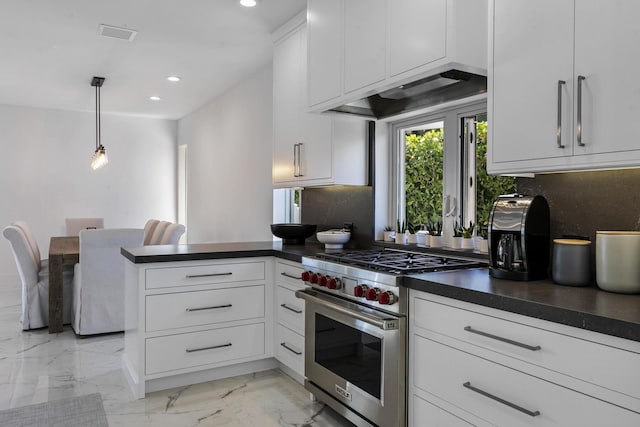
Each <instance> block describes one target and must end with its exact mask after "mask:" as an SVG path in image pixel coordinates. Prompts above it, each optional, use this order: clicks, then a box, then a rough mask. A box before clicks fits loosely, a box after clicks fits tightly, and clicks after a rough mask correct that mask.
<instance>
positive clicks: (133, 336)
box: [123, 257, 278, 398]
mask: <svg viewBox="0 0 640 427" xmlns="http://www.w3.org/2000/svg"><path fill="white" fill-rule="evenodd" d="M273 303H274V298H273V262H272V258H270V257H268V258H267V257H250V258H234V259H218V260H200V261H178V262H153V263H133V262H130V260H127V261H125V301H124V304H125V339H124V341H125V351H124V354H123V369H124V372H125V376H126V377H127V380H128V381H129V384H130V386H131V388H132V391H133V394H134V396H135V397H136V398H144V396H145V394H146V393H148V392H151V391H157V390H162V389H166V388H172V387H177V386H182V385H187V384H194V383H200V382H206V381H211V380H215V379H220V378H227V377H231V376H236V375H241V374H247V373H252V372H257V371H263V370H268V369H273V368H275V367H277V366H278V365H277V361H276V359H274V357H273V356H274V350H273V341H274V332H273Z"/></svg>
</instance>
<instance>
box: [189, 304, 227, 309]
mask: <svg viewBox="0 0 640 427" xmlns="http://www.w3.org/2000/svg"><path fill="white" fill-rule="evenodd" d="M229 307H233V305H231V304H225V305H212V306H211V307H196V308H189V307H187V309H186V310H185V311H202V310H215V309H217V308H229Z"/></svg>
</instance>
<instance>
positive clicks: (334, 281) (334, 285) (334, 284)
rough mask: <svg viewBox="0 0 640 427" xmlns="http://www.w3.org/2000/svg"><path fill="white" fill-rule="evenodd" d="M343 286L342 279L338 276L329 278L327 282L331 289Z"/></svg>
mask: <svg viewBox="0 0 640 427" xmlns="http://www.w3.org/2000/svg"><path fill="white" fill-rule="evenodd" d="M341 287H342V281H341V280H340V279H338V278H336V277H331V278H329V281H328V282H327V288H329V289H340V288H341Z"/></svg>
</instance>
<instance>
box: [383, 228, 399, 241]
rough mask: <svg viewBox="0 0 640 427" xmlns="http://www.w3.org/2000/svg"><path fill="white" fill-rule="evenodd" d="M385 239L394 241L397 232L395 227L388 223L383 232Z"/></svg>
mask: <svg viewBox="0 0 640 427" xmlns="http://www.w3.org/2000/svg"><path fill="white" fill-rule="evenodd" d="M382 235H383V239H384V241H385V242H393V240H394V239H395V238H396V233H395V232H394V231H393V227H391V226H390V225H387V226H386V227H385V228H384V231H383V232H382Z"/></svg>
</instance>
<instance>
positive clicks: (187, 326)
mask: <svg viewBox="0 0 640 427" xmlns="http://www.w3.org/2000/svg"><path fill="white" fill-rule="evenodd" d="M321 251H322V248H321V247H320V246H317V245H313V244H308V245H306V246H304V245H300V246H288V245H285V246H283V245H282V244H281V243H279V242H248V243H219V244H190V245H178V246H150V247H149V246H147V247H141V248H128V249H122V255H123V256H124V257H125V259H126V300H125V311H126V319H125V322H126V326H125V327H126V330H125V354H124V356H123V358H124V369H125V371H126V376H127V377H128V379H129V381H130V383H131V385H132V387H133V390H134V394H135V395H136V396H137V397H138V398H142V397H144V395H145V393H147V392H149V391H152V390H159V389H163V388H168V387H174V386H177V385H180V384H190V383H196V382H202V381H208V380H212V379H217V378H223V377H228V376H233V375H238V374H240V373H245V372H255V371H259V370H264V369H271V368H274V367H277V366H278V363H277V361H276V360H275V359H274V356H275V353H276V351H275V347H277V346H276V345H275V344H274V342H275V336H274V335H275V333H274V330H275V328H276V320H275V317H276V316H275V314H274V313H275V311H276V304H275V296H274V294H275V289H274V288H275V287H276V286H275V282H276V281H277V280H278V279H277V278H276V275H277V274H276V271H277V270H276V264H278V263H285V265H287V266H290V268H292V269H293V270H292V271H294V272H301V271H302V266H301V265H300V264H298V263H300V261H301V260H302V257H303V256H313V255H314V254H315V253H318V252H321ZM403 284H404V286H407V287H408V288H409V290H410V295H411V306H410V315H409V317H410V323H409V324H410V326H409V334H410V335H412V334H414V332H416V331H418V332H417V333H418V334H419V335H418V336H423V335H425V334H434V333H435V334H436V335H435V336H436V337H446V340H449V341H448V342H447V343H445V344H448V345H451V343H452V342H458V340H460V341H465V340H466V339H467V338H466V337H462V338H460V337H455V336H454V337H453V338H452V337H449V336H448V335H447V334H451V333H452V332H447V331H435V332H434V331H432V330H430V329H429V328H431V326H429V328H426V329H425V325H424V324H423V323H420V322H421V320H420V319H419V318H415V316H419V315H420V316H421V315H423V314H424V312H425V311H424V310H422V308H424V307H427V306H429V307H435V308H439V309H443V308H444V309H446V310H447V312H451V313H458V312H474V313H476V315H480V316H481V317H483V318H484V317H486V318H496V316H500V317H502V318H505V319H506V320H507V321H508V322H510V324H520V325H521V324H527V325H528V326H529V327H535V328H536V329H540V330H544V331H550V332H553V334H554V336H559V337H563V336H564V337H566V340H567V341H570V342H572V343H573V342H577V341H579V342H585V343H592V342H601V343H603V345H600V344H599V346H600V347H602V348H605V347H606V348H613V347H615V349H616V350H618V349H619V348H620V347H622V350H621V351H623V352H624V357H623V358H622V359H620V360H623V361H624V363H629V361H635V360H638V359H640V295H620V294H613V293H608V292H604V291H600V290H599V289H597V288H596V287H593V286H592V287H584V288H579V287H576V288H574V287H563V286H558V285H554V284H553V283H552V282H551V281H549V280H541V281H534V282H512V281H508V280H500V279H494V278H490V277H489V275H488V273H487V270H486V269H484V268H476V269H469V270H463V271H449V272H433V273H424V274H419V275H412V276H408V277H405V278H404V280H403ZM300 285H302V282H300ZM219 294H225V298H227V299H228V300H229V301H232V302H230V303H228V304H223V305H224V306H225V307H216V306H215V304H207V302H208V301H207V298H210V297H211V296H212V295H219ZM234 294H235V295H234ZM214 299H215V298H214ZM183 304H186V307H187V308H186V309H185V308H184V307H183ZM188 310H191V313H199V314H197V315H196V316H200V317H198V318H200V319H202V318H203V317H202V313H203V312H209V313H211V312H212V311H213V312H215V311H217V310H223V312H224V315H220V316H221V317H216V316H218V315H217V314H215V313H211V314H209V316H211V317H210V318H209V320H207V321H205V322H200V323H197V322H196V323H193V322H192V321H191V320H185V313H189V311H188ZM427 311H428V310H427ZM194 318H195V317H194ZM442 318H447V319H449V318H451V317H450V316H449V315H446V316H445V317H441V318H440V319H442ZM436 323H437V324H438V325H440V324H442V321H438V322H436ZM436 323H432V324H436ZM463 323H464V322H463ZM466 326H469V325H466V324H465V325H462V327H463V329H464V327H466ZM456 333H457V332H456ZM212 334H213V335H212ZM220 334H221V335H220ZM225 334H226V335H225ZM211 336H213V337H215V340H214V341H215V345H211V344H207V342H206V340H207V338H209V337H211ZM185 337H191V338H193V340H194V341H193V342H185V341H183V338H185ZM234 337H235V338H241V339H242V341H243V343H242V344H241V343H238V344H234V345H231V342H232V339H233V338H234ZM480 338H481V339H482V338H483V337H480ZM484 338H486V337H484ZM187 341H188V340H187ZM218 341H219V342H218ZM194 342H197V343H199V345H198V346H195V345H194V344H193V343H194ZM210 342H211V340H210ZM410 342H411V343H413V344H410V345H415V344H416V343H417V344H419V345H418V347H417V348H418V349H419V348H421V347H420V342H421V341H416V340H415V338H414V336H413V335H412V339H411V341H410ZM464 345H467V346H468V345H469V344H467V343H464ZM473 345H474V346H476V345H478V346H480V348H481V351H480V353H481V354H483V355H485V356H486V354H487V352H488V350H487V346H486V345H485V344H484V343H482V342H477V341H476V342H474V343H473ZM191 346H193V347H191ZM218 346H219V347H218ZM209 347H217V349H214V350H213V352H214V353H215V354H216V355H218V354H224V355H226V356H224V357H219V358H217V357H218V356H213V355H211V351H210V350H211V349H210V348H209ZM600 347H599V348H600ZM218 350H221V351H220V352H218ZM465 350H467V351H468V350H469V348H465ZM482 352H484V353H482ZM490 353H491V352H490ZM503 353H504V351H502V350H500V351H498V352H497V353H496V354H497V356H496V357H495V358H496V360H500V358H505V357H506V356H505V355H504V354H503ZM538 353H539V354H543V353H545V351H542V352H538ZM408 354H409V355H410V356H409V359H410V360H409V363H410V364H411V363H412V358H413V357H414V354H415V353H414V352H413V351H410V352H409V353H408ZM599 354H600V353H599ZM601 354H603V355H608V353H607V352H605V353H601ZM615 354H617V353H614V355H615ZM474 357H475V356H474ZM517 357H520V356H517ZM568 357H569V359H571V357H574V359H571V360H576V361H580V360H584V364H583V365H584V366H588V363H590V362H589V361H590V360H591V358H588V357H586V355H584V354H575V353H574V351H572V352H570V353H568ZM617 360H618V359H616V360H612V361H611V362H612V363H617ZM565 362H566V361H565ZM608 362H609V361H608V360H602V361H600V365H599V366H598V367H599V368H602V367H603V366H605V365H607V363H608ZM518 363H524V362H522V361H519V362H518ZM638 363H640V362H638ZM571 364H572V362H566V363H565V364H564V365H560V366H551V367H550V368H549V367H545V365H544V362H541V361H539V360H536V361H534V362H533V365H534V366H536V368H535V370H536V372H535V374H537V375H538V376H539V377H540V376H542V375H543V374H542V373H541V372H542V371H544V372H546V371H547V370H549V371H553V372H556V373H558V374H560V375H562V377H563V378H565V377H567V378H568V377H571V375H572V374H568V375H565V374H564V373H563V371H564V370H566V369H569V370H570V369H571ZM574 365H576V366H580V363H574ZM540 366H542V367H540ZM626 366H627V368H629V369H628V370H627V371H626V372H627V373H626V374H624V375H623V376H626V377H628V380H626V382H628V381H635V380H634V378H635V379H636V380H638V381H640V379H638V378H636V377H637V374H636V373H635V372H638V370H637V369H635V366H638V365H637V364H635V365H633V367H631V366H629V365H626ZM631 368H633V369H631ZM616 371H620V372H625V367H624V366H618V367H616ZM409 375H412V373H411V372H410V373H409ZM578 378H581V377H580V376H578ZM547 379H548V380H549V381H552V378H547ZM565 379H566V378H565ZM598 380H599V376H598V375H597V376H596V378H595V379H590V378H587V379H586V380H582V379H580V380H578V379H575V378H574V379H573V380H571V381H574V383H575V382H578V381H580V382H585V383H588V382H589V381H591V383H595V384H599V383H598V382H597V381H598ZM605 382H607V381H605ZM591 383H590V384H591ZM573 385H574V386H575V384H573ZM606 385H607V386H609V384H608V383H607V384H606ZM414 386H416V387H417V388H416V389H417V390H420V386H421V384H420V383H419V382H418V383H417V384H416V383H415V382H413V380H412V382H410V389H411V387H414ZM563 386H565V387H566V386H567V385H566V384H564V383H563ZM568 386H569V387H570V386H571V384H569V385H568ZM576 387H577V386H576ZM589 387H592V388H593V390H587V392H589V391H592V393H591V394H590V395H595V397H597V398H600V399H606V398H608V397H609V396H607V395H606V393H605V395H602V393H600V388H599V387H597V386H596V385H593V384H591V385H589ZM610 388H614V389H615V385H613V386H611V387H610ZM578 389H579V388H578ZM580 390H581V389H580ZM624 391H625V390H623V392H624ZM420 393H421V392H420V391H418V392H416V393H415V395H414V396H413V397H414V398H415V399H423V398H424V396H422V395H420ZM599 393H600V394H599ZM410 394H411V392H410ZM409 398H411V396H410V397H409ZM625 399H626V400H625ZM623 400H624V401H623V402H621V403H620V405H623V407H626V408H630V409H631V410H633V411H636V412H638V411H640V396H635V395H634V393H629V395H628V396H626V397H625V398H624V399H623ZM436 403H441V402H436ZM616 403H617V402H616ZM410 408H411V405H410ZM452 411H453V410H452ZM636 415H637V414H636ZM411 419H412V416H411V415H410V420H411ZM410 425H411V422H410Z"/></svg>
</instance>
